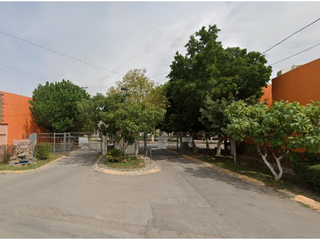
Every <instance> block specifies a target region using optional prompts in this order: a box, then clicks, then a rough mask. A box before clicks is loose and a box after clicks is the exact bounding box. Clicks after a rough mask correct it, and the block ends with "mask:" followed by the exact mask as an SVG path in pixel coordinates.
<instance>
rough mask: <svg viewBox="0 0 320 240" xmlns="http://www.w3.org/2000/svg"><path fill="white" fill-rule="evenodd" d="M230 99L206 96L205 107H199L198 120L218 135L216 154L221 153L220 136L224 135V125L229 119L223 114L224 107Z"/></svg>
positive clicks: (225, 125)
mask: <svg viewBox="0 0 320 240" xmlns="http://www.w3.org/2000/svg"><path fill="white" fill-rule="evenodd" d="M231 102H232V100H227V99H225V98H222V99H221V100H220V99H217V100H215V101H213V100H212V99H211V98H210V97H207V99H206V101H205V107H204V108H201V109H200V113H201V117H200V118H199V120H200V121H201V123H202V124H203V125H204V126H205V127H206V129H208V130H209V131H210V132H212V133H214V134H215V135H218V144H217V153H216V155H217V156H220V155H221V145H222V140H223V139H222V136H225V135H226V132H225V130H226V127H227V124H228V123H229V119H228V117H227V116H226V114H225V110H226V108H227V107H228V106H229V105H230V104H231Z"/></svg>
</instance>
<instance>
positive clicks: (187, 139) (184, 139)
mask: <svg viewBox="0 0 320 240" xmlns="http://www.w3.org/2000/svg"><path fill="white" fill-rule="evenodd" d="M191 139H192V138H191V137H182V142H191Z"/></svg>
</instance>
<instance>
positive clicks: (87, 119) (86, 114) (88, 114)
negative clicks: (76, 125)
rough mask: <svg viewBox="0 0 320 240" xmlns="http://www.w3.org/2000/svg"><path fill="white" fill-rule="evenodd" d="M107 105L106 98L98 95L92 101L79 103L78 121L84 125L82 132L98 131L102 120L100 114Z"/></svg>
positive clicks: (83, 100) (84, 100)
mask: <svg viewBox="0 0 320 240" xmlns="http://www.w3.org/2000/svg"><path fill="white" fill-rule="evenodd" d="M105 104H106V97H105V96H104V95H103V94H101V93H97V95H95V96H93V97H91V98H90V99H82V100H81V101H78V102H77V109H78V111H77V119H78V121H80V122H82V123H83V127H82V128H81V131H83V132H92V131H93V130H97V129H98V123H99V121H100V120H101V118H100V112H101V111H102V110H103V108H104V106H105Z"/></svg>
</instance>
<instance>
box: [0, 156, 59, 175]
mask: <svg viewBox="0 0 320 240" xmlns="http://www.w3.org/2000/svg"><path fill="white" fill-rule="evenodd" d="M62 156H63V154H59V153H50V155H49V158H48V159H46V160H36V161H35V164H34V167H32V161H31V160H30V163H29V164H28V165H23V166H21V167H15V166H11V165H9V164H6V163H0V171H5V170H9V171H20V170H30V169H36V168H39V167H41V166H43V165H46V164H47V163H49V162H51V161H53V160H55V159H57V158H59V157H62Z"/></svg>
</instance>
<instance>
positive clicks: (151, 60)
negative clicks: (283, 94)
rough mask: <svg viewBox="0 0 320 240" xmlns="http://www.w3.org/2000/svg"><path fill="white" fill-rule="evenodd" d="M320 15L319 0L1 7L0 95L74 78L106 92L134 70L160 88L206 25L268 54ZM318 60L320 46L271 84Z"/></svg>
mask: <svg viewBox="0 0 320 240" xmlns="http://www.w3.org/2000/svg"><path fill="white" fill-rule="evenodd" d="M319 9H320V2H238V1H237V2H216V1H215V2H0V32H1V33H0V91H5V92H12V93H16V94H20V95H24V96H29V97H32V92H33V91H34V89H35V88H37V86H38V85H39V84H42V85H43V84H45V82H46V81H49V82H56V81H57V82H59V81H61V80H62V79H69V80H70V81H72V82H73V83H74V84H76V85H79V86H80V87H86V90H87V91H88V93H90V94H91V95H95V94H96V93H103V94H105V93H106V91H107V89H108V88H109V87H111V86H114V85H115V82H116V81H120V80H121V79H122V77H123V75H124V74H125V73H127V72H128V71H129V70H130V69H135V68H139V69H140V68H145V69H146V70H147V76H148V77H150V79H152V80H154V81H155V82H156V83H157V84H163V83H165V82H166V81H168V79H167V78H166V76H167V74H168V73H169V72H170V64H171V63H172V61H173V59H174V55H175V53H176V52H177V51H178V52H180V53H182V54H185V47H184V46H185V44H186V43H187V42H188V40H189V38H190V35H192V34H194V33H195V32H196V31H198V30H199V29H200V28H201V27H202V26H206V27H208V26H209V25H213V24H216V25H217V27H218V28H219V29H221V31H220V32H219V37H218V40H219V41H221V42H222V44H223V46H224V47H240V48H246V49H247V50H248V51H259V52H263V51H265V50H267V49H268V48H269V47H271V46H272V45H274V44H276V43H277V42H279V41H281V40H282V39H284V38H285V37H287V36H289V35H290V34H292V33H293V32H295V31H297V30H299V29H300V28H302V27H304V26H306V25H307V24H309V23H311V22H313V21H314V20H316V19H317V18H319V17H320V13H319ZM319 32H320V21H318V22H317V23H315V24H313V25H312V26H310V27H308V28H307V29H305V30H303V31H301V32H300V33H298V34H296V35H294V36H293V37H291V38H290V39H288V40H286V41H285V42H283V43H282V44H280V45H279V46H277V47H276V48H274V49H272V50H271V51H269V52H267V53H266V59H267V60H268V64H272V63H274V62H277V61H279V60H281V59H284V58H286V57H289V56H291V55H293V54H295V53H298V52H300V51H302V50H305V49H307V48H309V47H311V46H313V45H315V44H317V43H319V42H320V35H319ZM7 34H9V35H11V36H15V37H18V38H20V39H18V38H14V37H10V36H8V35H7ZM21 39H23V40H26V41H28V42H26V41H23V40H21ZM30 42H31V43H33V44H35V45H33V44H30ZM36 45H37V46H36ZM39 46H41V47H42V48H41V47H39ZM46 49H49V50H46ZM55 52H58V53H61V54H63V55H61V54H57V53H55ZM66 55H67V56H68V57H66ZM318 58H320V46H318V47H315V48H313V49H311V50H309V51H307V52H304V53H302V54H299V55H298V56H295V57H293V58H290V59H288V60H286V61H283V62H281V63H278V64H275V65H274V66H273V73H272V76H271V78H274V77H276V74H277V72H278V71H279V70H281V69H284V68H288V67H290V66H292V65H294V64H305V63H308V62H311V61H313V60H316V59H318ZM84 62H85V63H84ZM109 70H111V71H109ZM302 81H303V80H302Z"/></svg>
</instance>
